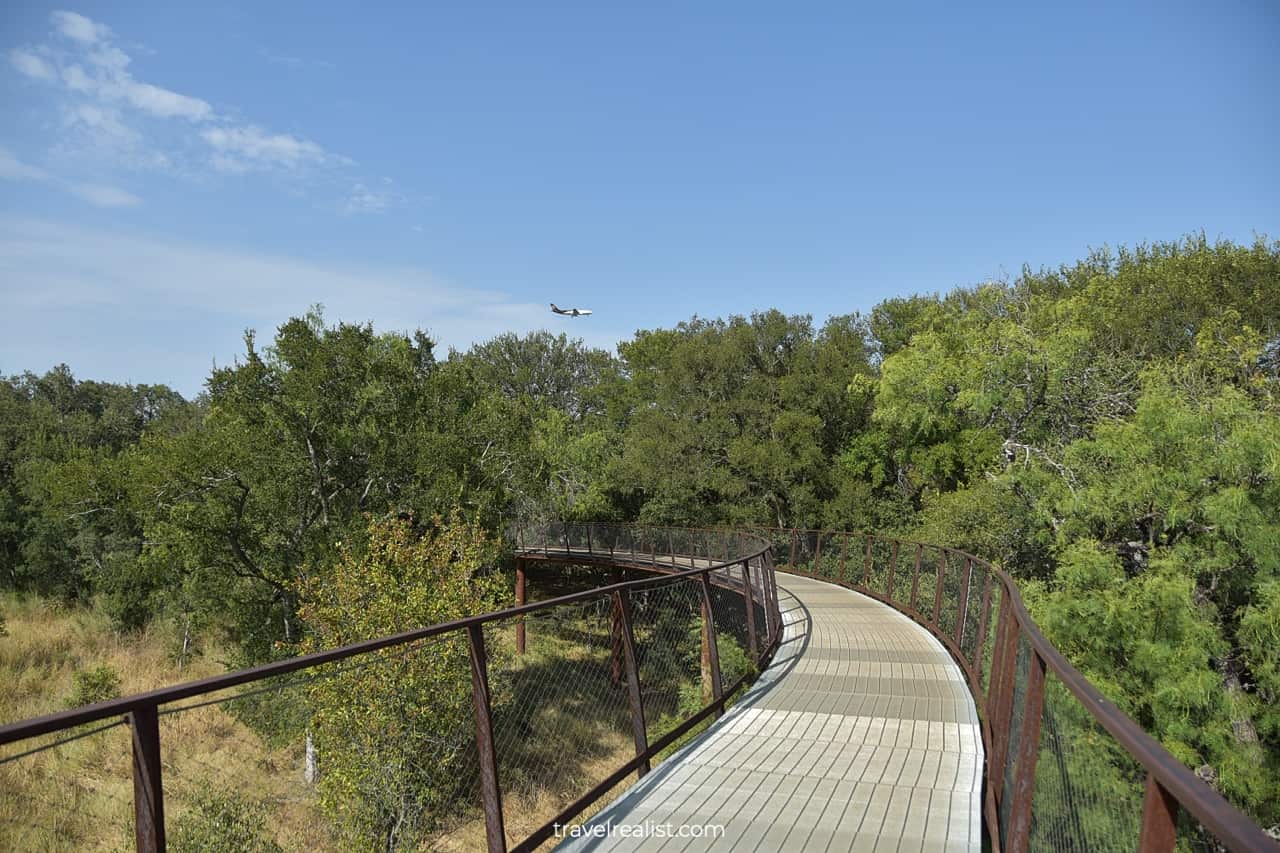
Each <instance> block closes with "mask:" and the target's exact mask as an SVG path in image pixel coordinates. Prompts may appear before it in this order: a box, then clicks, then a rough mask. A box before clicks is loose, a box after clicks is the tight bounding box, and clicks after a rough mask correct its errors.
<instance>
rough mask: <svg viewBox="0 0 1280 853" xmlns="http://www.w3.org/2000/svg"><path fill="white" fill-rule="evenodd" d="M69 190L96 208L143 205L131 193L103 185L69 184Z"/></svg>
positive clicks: (140, 200)
mask: <svg viewBox="0 0 1280 853" xmlns="http://www.w3.org/2000/svg"><path fill="white" fill-rule="evenodd" d="M67 190H68V191H69V192H71V193H73V194H74V195H77V196H79V197H80V198H82V199H84V200H85V201H87V202H89V204H91V205H93V206H94V207H134V206H135V205H138V204H141V203H142V199H140V198H138V197H137V196H136V195H134V194H133V193H131V192H127V191H125V190H122V189H120V188H118V187H109V186H105V185H103V184H67Z"/></svg>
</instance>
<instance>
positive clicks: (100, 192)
mask: <svg viewBox="0 0 1280 853" xmlns="http://www.w3.org/2000/svg"><path fill="white" fill-rule="evenodd" d="M0 180H7V181H35V182H37V183H42V184H49V185H51V186H55V187H57V188H58V189H61V190H62V191H64V192H68V193H71V194H72V195H74V196H78V197H79V198H81V199H84V200H85V201H87V202H89V203H90V204H92V205H93V206H94V207H133V206H134V205H137V204H141V203H142V199H140V198H138V197H137V196H136V195H134V194H133V193H131V192H128V191H126V190H122V189H120V188H119V187H111V186H107V185H105V184H93V183H79V182H77V181H68V180H65V179H63V178H59V177H57V176H55V175H51V174H49V173H48V172H47V171H45V170H44V169H41V168H40V167H39V166H32V165H30V164H29V163H23V162H22V161H21V160H19V159H18V158H17V157H15V156H14V155H13V154H12V153H11V152H10V151H9V150H8V149H5V148H0Z"/></svg>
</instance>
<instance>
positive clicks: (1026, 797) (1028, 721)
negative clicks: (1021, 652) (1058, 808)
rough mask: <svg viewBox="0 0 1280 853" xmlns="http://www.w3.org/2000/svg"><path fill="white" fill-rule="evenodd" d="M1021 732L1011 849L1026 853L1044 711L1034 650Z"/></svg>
mask: <svg viewBox="0 0 1280 853" xmlns="http://www.w3.org/2000/svg"><path fill="white" fill-rule="evenodd" d="M1023 701H1024V702H1025V705H1024V707H1023V712H1022V733H1021V736H1020V737H1019V738H1018V758H1017V764H1016V765H1015V772H1016V775H1015V776H1014V779H1013V791H1012V792H1011V793H1012V795H1013V803H1012V808H1011V809H1010V810H1009V839H1008V849H1009V850H1010V851H1012V853H1024V851H1025V850H1026V849H1027V844H1028V843H1029V842H1030V840H1031V803H1032V801H1033V800H1034V799H1035V790H1036V759H1037V758H1039V757H1040V721H1041V717H1042V716H1043V712H1044V661H1043V660H1041V659H1040V653H1039V652H1037V651H1036V650H1035V649H1034V648H1032V650H1031V665H1030V667H1028V671H1027V692H1026V696H1025V698H1024V699H1023Z"/></svg>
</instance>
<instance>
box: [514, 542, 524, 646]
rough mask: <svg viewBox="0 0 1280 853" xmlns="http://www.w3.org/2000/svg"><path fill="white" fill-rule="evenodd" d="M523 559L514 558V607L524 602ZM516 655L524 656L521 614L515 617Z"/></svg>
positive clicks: (522, 617) (522, 618)
mask: <svg viewBox="0 0 1280 853" xmlns="http://www.w3.org/2000/svg"><path fill="white" fill-rule="evenodd" d="M524 571H525V569H524V559H523V558H522V557H517V558H516V607H521V606H523V605H524V602H525V591H524V582H525V577H524ZM516 654H518V655H522V654H524V616H523V614H522V615H520V616H517V617H516Z"/></svg>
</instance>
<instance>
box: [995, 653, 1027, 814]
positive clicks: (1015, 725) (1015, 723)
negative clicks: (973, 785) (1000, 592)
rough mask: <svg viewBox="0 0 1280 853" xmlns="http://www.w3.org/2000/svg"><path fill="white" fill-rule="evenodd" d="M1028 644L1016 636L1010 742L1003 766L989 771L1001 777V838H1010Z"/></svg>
mask: <svg viewBox="0 0 1280 853" xmlns="http://www.w3.org/2000/svg"><path fill="white" fill-rule="evenodd" d="M1031 654H1032V650H1031V643H1029V642H1028V641H1027V639H1026V637H1024V636H1022V635H1021V634H1019V635H1018V642H1017V652H1016V655H1015V657H1014V661H1013V702H1012V704H1011V706H1010V711H1009V728H1008V732H1009V739H1008V748H1007V749H1006V750H1005V758H1004V767H1003V768H993V770H992V771H991V772H1002V773H1003V775H1004V779H1003V783H1002V788H1001V792H1002V793H1001V798H1000V809H999V820H1000V837H1001V838H1007V837H1008V836H1009V815H1010V813H1011V812H1012V809H1013V782H1014V779H1015V778H1016V773H1017V755H1018V739H1019V738H1020V737H1021V736H1022V726H1023V723H1024V722H1025V721H1024V716H1025V715H1024V714H1023V712H1024V711H1025V710H1026V708H1025V705H1026V698H1027V675H1028V673H1029V672H1030V670H1031Z"/></svg>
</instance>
